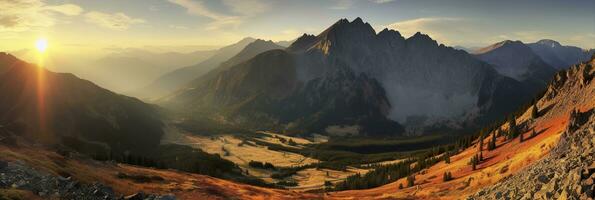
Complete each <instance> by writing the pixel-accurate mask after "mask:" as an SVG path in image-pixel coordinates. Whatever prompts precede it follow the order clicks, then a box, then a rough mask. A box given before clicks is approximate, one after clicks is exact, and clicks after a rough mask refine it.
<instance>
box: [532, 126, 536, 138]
mask: <svg viewBox="0 0 595 200" xmlns="http://www.w3.org/2000/svg"><path fill="white" fill-rule="evenodd" d="M535 136H537V132H535V128H533V131H531V138H533V137H535Z"/></svg>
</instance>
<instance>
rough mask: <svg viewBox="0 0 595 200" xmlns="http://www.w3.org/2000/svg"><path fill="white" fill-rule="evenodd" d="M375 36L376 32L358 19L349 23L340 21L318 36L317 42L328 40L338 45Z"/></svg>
mask: <svg viewBox="0 0 595 200" xmlns="http://www.w3.org/2000/svg"><path fill="white" fill-rule="evenodd" d="M375 35H376V31H375V30H374V28H372V26H371V25H370V24H369V23H367V22H366V23H364V22H363V20H362V19H361V18H359V17H358V18H356V19H355V20H353V21H351V22H349V21H348V20H347V19H340V20H339V21H337V22H336V23H335V24H333V25H332V26H331V27H329V28H327V29H326V30H325V31H323V32H322V33H321V34H320V35H318V38H319V40H328V41H330V42H331V43H339V42H347V40H358V39H359V40H361V39H367V38H372V37H374V36H375ZM343 40H345V41H343Z"/></svg>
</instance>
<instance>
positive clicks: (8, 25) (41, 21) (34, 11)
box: [0, 0, 83, 32]
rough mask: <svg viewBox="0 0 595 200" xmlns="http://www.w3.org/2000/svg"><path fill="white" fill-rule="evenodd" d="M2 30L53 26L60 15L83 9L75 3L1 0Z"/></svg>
mask: <svg viewBox="0 0 595 200" xmlns="http://www.w3.org/2000/svg"><path fill="white" fill-rule="evenodd" d="M0 8H2V11H1V12H0V31H3V32H5V31H13V32H21V31H27V30H30V29H32V28H44V27H50V26H53V25H54V24H55V23H56V17H57V16H58V15H65V16H75V15H79V14H81V12H82V11H83V9H82V8H81V7H79V6H77V5H75V4H60V5H46V4H45V3H44V1H42V0H0Z"/></svg>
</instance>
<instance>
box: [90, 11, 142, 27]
mask: <svg viewBox="0 0 595 200" xmlns="http://www.w3.org/2000/svg"><path fill="white" fill-rule="evenodd" d="M85 19H86V21H87V22H89V23H92V24H96V25H99V26H102V27H105V28H109V29H112V30H126V29H128V28H129V27H130V26H131V25H133V24H142V23H145V20H144V19H140V18H132V17H129V16H128V15H126V14H124V13H114V14H109V13H103V12H97V11H91V12H88V13H86V14H85Z"/></svg>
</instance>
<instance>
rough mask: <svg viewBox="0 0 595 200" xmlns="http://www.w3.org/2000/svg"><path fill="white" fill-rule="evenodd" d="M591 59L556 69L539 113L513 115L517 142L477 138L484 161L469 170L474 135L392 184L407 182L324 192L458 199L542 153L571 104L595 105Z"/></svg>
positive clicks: (353, 196) (555, 140) (583, 107)
mask: <svg viewBox="0 0 595 200" xmlns="http://www.w3.org/2000/svg"><path fill="white" fill-rule="evenodd" d="M594 65H595V60H593V59H592V60H591V61H589V62H586V63H582V64H579V65H575V66H573V67H571V68H570V69H568V70H566V71H562V72H559V73H558V74H556V75H555V77H554V79H553V80H552V81H551V83H550V84H549V85H548V88H547V91H546V92H545V94H544V95H543V97H542V98H541V99H539V100H538V101H537V107H538V108H540V111H539V115H540V116H539V117H538V118H535V119H533V118H532V117H531V111H532V109H531V108H529V109H527V110H526V111H525V112H524V113H523V114H522V115H521V116H520V117H518V118H517V120H516V123H517V124H518V125H519V127H523V128H522V129H521V130H523V136H524V138H525V141H524V142H520V138H518V137H517V138H515V139H513V140H507V139H506V138H504V137H498V138H497V142H496V148H495V149H494V150H491V151H489V150H487V149H486V147H487V144H488V142H489V140H490V139H491V135H489V136H488V137H486V139H484V141H483V142H484V149H483V151H482V155H483V158H484V161H482V162H480V163H479V164H478V165H477V169H476V170H472V166H471V165H469V161H470V160H471V157H472V156H474V155H476V154H478V153H479V152H478V149H479V148H478V145H477V141H476V144H475V145H473V146H472V147H470V148H468V149H466V150H464V151H462V152H460V153H459V154H457V155H455V156H453V157H451V163H450V164H446V163H444V161H442V162H439V163H438V164H436V165H435V166H432V167H431V168H429V169H427V170H424V171H422V172H421V173H419V174H417V175H416V176H415V185H414V186H413V187H409V188H404V189H398V186H399V184H402V185H403V186H406V185H407V184H406V180H405V179H400V180H399V181H397V182H394V183H391V184H388V185H384V186H381V187H378V188H373V189H368V190H353V191H343V192H337V193H332V194H331V195H330V196H331V197H332V198H337V199H376V198H389V197H390V198H411V199H461V198H465V197H466V196H467V195H470V194H473V193H475V192H476V191H478V190H479V189H481V188H483V187H486V186H490V185H493V184H495V183H497V182H498V181H500V180H502V179H504V178H506V177H508V176H511V175H514V174H515V173H517V172H519V171H520V170H522V169H523V168H525V167H527V166H529V165H531V164H533V163H535V162H536V161H537V160H539V159H540V158H542V157H544V156H546V155H548V153H549V151H550V150H551V149H552V148H554V147H555V146H556V145H557V143H558V141H559V138H560V135H561V133H563V132H564V131H565V130H566V127H567V125H568V119H569V114H570V113H571V112H572V110H573V109H578V110H579V111H583V112H584V111H587V110H590V109H593V108H594V107H595V98H593V97H595V83H594V82H593V81H592V79H593V76H594V75H595V70H594ZM501 129H502V130H503V131H506V130H507V129H508V126H507V125H503V126H502V127H501ZM533 130H535V131H536V133H537V135H536V136H535V137H531V134H532V131H533ZM490 134H493V132H492V133H490ZM447 171H448V172H451V173H452V176H453V178H454V180H451V181H448V182H444V181H443V179H442V177H443V174H444V172H447ZM528 181H531V180H528Z"/></svg>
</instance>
